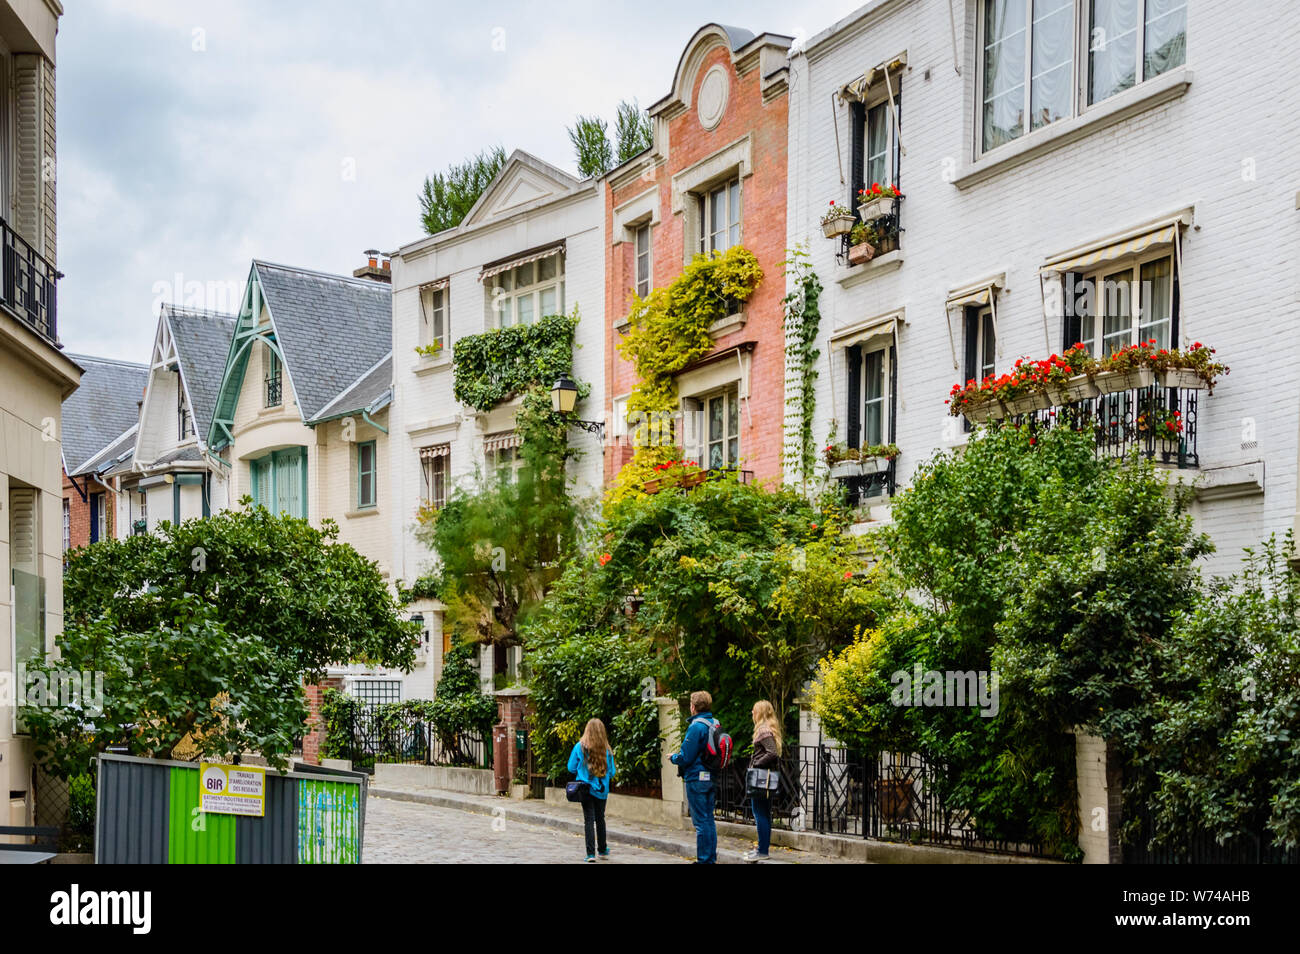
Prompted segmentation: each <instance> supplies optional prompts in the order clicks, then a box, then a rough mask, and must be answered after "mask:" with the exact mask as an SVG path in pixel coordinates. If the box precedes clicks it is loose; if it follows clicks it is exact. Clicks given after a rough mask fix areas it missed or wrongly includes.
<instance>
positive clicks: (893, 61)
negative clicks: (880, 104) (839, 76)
mask: <svg viewBox="0 0 1300 954" xmlns="http://www.w3.org/2000/svg"><path fill="white" fill-rule="evenodd" d="M906 65H907V51H906V50H904V51H903V52H902V53H899V54H898V55H897V56H891V57H890V58H889V59H887V60H885V61H884V62H883V63H881V64H880V65H879V66H873V67H872V68H871V69H869V70H867V71H866V72H865V73H863V74H862V75H861V76H859V77H858V78H857V79H854V80H850V81H849V82H847V83H845V84H844V85H843V86H842V87H841V88H840V98H841V99H844V100H862V99H866V96H867V91H868V90H870V89H871V85H872V84H873V83H876V82H878V81H879V80H880V79H881V78H882V77H883V76H884V75H885V73H886V71H893V72H897V71H898V70H901V69H902V68H903V67H904V66H906Z"/></svg>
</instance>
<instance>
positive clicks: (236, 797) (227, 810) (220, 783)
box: [199, 762, 266, 818]
mask: <svg viewBox="0 0 1300 954" xmlns="http://www.w3.org/2000/svg"><path fill="white" fill-rule="evenodd" d="M199 811H201V812H211V813H212V814H215V815H251V816H254V817H257V818H263V817H265V816H266V769H265V768H262V767H261V766H258V765H220V764H218V763H216V762H200V763H199Z"/></svg>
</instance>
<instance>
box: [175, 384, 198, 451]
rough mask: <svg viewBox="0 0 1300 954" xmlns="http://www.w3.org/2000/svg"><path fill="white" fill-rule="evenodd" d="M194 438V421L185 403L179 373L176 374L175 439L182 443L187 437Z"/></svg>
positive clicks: (183, 388)
mask: <svg viewBox="0 0 1300 954" xmlns="http://www.w3.org/2000/svg"><path fill="white" fill-rule="evenodd" d="M193 436H194V419H193V418H192V417H190V409H189V407H188V406H187V405H186V403H185V386H184V383H183V382H182V381H181V373H180V372H179V371H177V372H176V439H177V440H178V441H183V440H185V438H187V437H193Z"/></svg>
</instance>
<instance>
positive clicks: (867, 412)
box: [858, 346, 890, 447]
mask: <svg viewBox="0 0 1300 954" xmlns="http://www.w3.org/2000/svg"><path fill="white" fill-rule="evenodd" d="M889 373H890V367H889V348H888V346H883V347H879V348H873V349H871V350H870V351H866V350H864V351H863V352H862V387H861V392H862V407H861V415H860V417H859V420H861V422H862V434H861V442H860V443H859V445H858V446H859V447H873V446H877V445H880V444H887V443H889V441H888V436H889Z"/></svg>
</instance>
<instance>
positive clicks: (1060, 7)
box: [1029, 0, 1074, 129]
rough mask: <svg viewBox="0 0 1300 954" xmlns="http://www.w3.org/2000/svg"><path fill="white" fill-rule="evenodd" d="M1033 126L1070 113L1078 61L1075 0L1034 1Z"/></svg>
mask: <svg viewBox="0 0 1300 954" xmlns="http://www.w3.org/2000/svg"><path fill="white" fill-rule="evenodd" d="M1033 45H1034V49H1033V66H1034V72H1033V76H1032V77H1031V78H1030V85H1029V95H1030V110H1029V112H1030V119H1029V122H1030V128H1032V129H1038V128H1039V127H1040V126H1046V125H1047V124H1048V123H1054V122H1056V121H1057V120H1058V119H1065V118H1066V117H1067V116H1069V115H1070V84H1071V80H1072V78H1073V70H1072V69H1071V66H1072V65H1073V63H1074V0H1034V34H1033Z"/></svg>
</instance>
